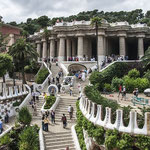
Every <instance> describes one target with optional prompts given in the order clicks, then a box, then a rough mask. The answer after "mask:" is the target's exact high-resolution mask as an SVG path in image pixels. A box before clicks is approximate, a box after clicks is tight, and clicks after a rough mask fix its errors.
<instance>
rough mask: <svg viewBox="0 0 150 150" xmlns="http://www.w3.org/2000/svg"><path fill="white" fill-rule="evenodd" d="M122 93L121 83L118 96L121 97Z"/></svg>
mask: <svg viewBox="0 0 150 150" xmlns="http://www.w3.org/2000/svg"><path fill="white" fill-rule="evenodd" d="M121 93H122V85H121V84H120V85H119V93H118V98H119V97H120V94H121Z"/></svg>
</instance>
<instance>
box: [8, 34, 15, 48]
mask: <svg viewBox="0 0 150 150" xmlns="http://www.w3.org/2000/svg"><path fill="white" fill-rule="evenodd" d="M9 37H10V42H9V46H11V45H13V44H14V43H15V35H14V34H10V35H9Z"/></svg>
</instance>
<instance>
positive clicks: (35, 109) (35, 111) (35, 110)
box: [33, 103, 37, 116]
mask: <svg viewBox="0 0 150 150" xmlns="http://www.w3.org/2000/svg"><path fill="white" fill-rule="evenodd" d="M33 109H34V114H33V115H35V116H36V115H37V108H36V103H34V107H33Z"/></svg>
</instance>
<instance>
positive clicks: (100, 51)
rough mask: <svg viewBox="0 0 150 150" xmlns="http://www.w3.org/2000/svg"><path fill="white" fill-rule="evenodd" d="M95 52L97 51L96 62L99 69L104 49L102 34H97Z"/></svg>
mask: <svg viewBox="0 0 150 150" xmlns="http://www.w3.org/2000/svg"><path fill="white" fill-rule="evenodd" d="M97 52H98V64H99V69H101V68H100V66H101V64H102V61H104V59H105V51H104V36H103V35H98V43H97Z"/></svg>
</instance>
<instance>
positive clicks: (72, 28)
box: [30, 21, 150, 63]
mask: <svg viewBox="0 0 150 150" xmlns="http://www.w3.org/2000/svg"><path fill="white" fill-rule="evenodd" d="M47 29H48V30H49V31H50V35H49V37H48V38H47V39H46V38H42V36H41V34H42V32H43V30H41V31H40V32H39V33H35V34H34V35H32V36H30V39H31V40H33V41H34V42H36V45H37V52H38V54H39V57H40V58H43V59H44V58H54V57H56V58H58V61H66V60H68V58H69V57H78V58H79V60H80V61H82V60H83V57H86V58H87V59H88V60H90V58H92V57H95V58H98V61H99V63H100V62H101V61H103V60H104V59H105V56H106V55H107V56H111V55H112V54H114V55H118V56H122V57H125V56H128V59H130V60H136V59H139V58H141V57H142V56H143V55H144V51H145V50H146V49H147V48H148V46H150V28H149V27H147V26H146V25H145V24H136V25H129V24H128V23H127V22H116V23H111V24H109V23H107V22H106V21H103V23H102V25H101V26H100V27H99V29H98V40H97V45H96V34H95V32H96V31H95V27H94V26H91V24H90V21H75V22H68V23H66V22H61V23H56V25H54V26H53V27H48V28H47Z"/></svg>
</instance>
